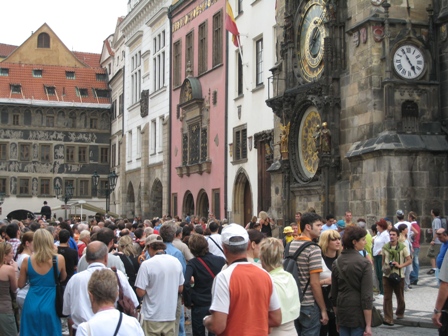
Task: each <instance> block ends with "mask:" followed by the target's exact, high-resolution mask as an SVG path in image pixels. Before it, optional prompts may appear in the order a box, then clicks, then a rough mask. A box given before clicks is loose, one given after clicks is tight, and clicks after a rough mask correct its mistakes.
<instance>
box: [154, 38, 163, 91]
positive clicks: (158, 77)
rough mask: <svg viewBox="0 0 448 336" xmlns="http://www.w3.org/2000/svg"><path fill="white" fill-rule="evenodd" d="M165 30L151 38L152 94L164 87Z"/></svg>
mask: <svg viewBox="0 0 448 336" xmlns="http://www.w3.org/2000/svg"><path fill="white" fill-rule="evenodd" d="M165 35H166V34H165V30H162V31H161V32H160V33H159V34H157V36H156V37H154V38H153V47H154V51H153V57H152V61H153V76H154V78H153V81H152V89H153V92H156V91H158V90H160V89H163V88H164V87H165V85H166V83H165V81H166V78H165V69H166V60H165V49H166V41H165V38H166V37H165Z"/></svg>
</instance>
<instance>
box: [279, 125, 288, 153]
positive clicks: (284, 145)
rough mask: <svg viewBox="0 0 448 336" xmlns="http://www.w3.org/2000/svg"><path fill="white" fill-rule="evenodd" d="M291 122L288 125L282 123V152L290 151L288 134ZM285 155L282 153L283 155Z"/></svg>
mask: <svg viewBox="0 0 448 336" xmlns="http://www.w3.org/2000/svg"><path fill="white" fill-rule="evenodd" d="M290 125H291V123H288V125H280V130H281V131H282V133H281V134H280V153H288V136H289V127H290ZM283 156H284V155H283V154H282V157H283Z"/></svg>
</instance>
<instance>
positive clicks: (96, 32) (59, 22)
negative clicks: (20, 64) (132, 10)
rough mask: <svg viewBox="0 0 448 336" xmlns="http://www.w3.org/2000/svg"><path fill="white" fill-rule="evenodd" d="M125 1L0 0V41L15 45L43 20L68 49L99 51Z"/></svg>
mask: <svg viewBox="0 0 448 336" xmlns="http://www.w3.org/2000/svg"><path fill="white" fill-rule="evenodd" d="M127 3H128V0H0V12H1V13H2V18H1V20H0V43H5V44H12V45H16V46H19V45H21V44H22V43H23V42H25V40H26V39H27V38H28V37H30V35H31V33H32V32H34V31H36V30H37V29H39V28H40V26H42V25H43V24H44V23H47V24H48V25H49V26H50V28H51V29H52V30H53V31H54V32H55V34H56V35H57V36H58V37H59V38H60V39H61V41H62V42H63V43H64V44H65V45H66V46H67V48H68V49H70V50H73V51H82V52H91V53H96V54H100V53H101V49H102V47H103V41H104V40H105V39H106V38H107V37H108V36H109V35H111V34H113V33H114V32H115V26H116V24H117V18H118V17H120V16H125V15H126V14H127Z"/></svg>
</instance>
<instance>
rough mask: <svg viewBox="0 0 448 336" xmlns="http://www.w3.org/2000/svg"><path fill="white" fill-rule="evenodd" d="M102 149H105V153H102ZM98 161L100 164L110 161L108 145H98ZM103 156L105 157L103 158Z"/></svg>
mask: <svg viewBox="0 0 448 336" xmlns="http://www.w3.org/2000/svg"><path fill="white" fill-rule="evenodd" d="M103 151H107V152H106V155H103ZM98 152H99V155H98V163H100V164H109V162H110V148H109V146H98ZM104 156H105V159H104Z"/></svg>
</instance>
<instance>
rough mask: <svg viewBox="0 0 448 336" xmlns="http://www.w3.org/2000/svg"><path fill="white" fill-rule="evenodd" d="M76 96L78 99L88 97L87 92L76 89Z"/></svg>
mask: <svg viewBox="0 0 448 336" xmlns="http://www.w3.org/2000/svg"><path fill="white" fill-rule="evenodd" d="M76 95H77V96H78V97H88V96H89V90H87V89H80V88H76Z"/></svg>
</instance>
